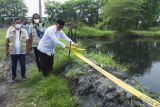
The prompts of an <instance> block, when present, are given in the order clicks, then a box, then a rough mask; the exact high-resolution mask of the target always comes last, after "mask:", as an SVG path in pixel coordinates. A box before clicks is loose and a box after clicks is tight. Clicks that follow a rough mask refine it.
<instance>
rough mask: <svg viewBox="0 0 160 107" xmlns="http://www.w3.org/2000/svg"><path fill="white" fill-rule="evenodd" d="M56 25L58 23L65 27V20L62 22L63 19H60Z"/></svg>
mask: <svg viewBox="0 0 160 107" xmlns="http://www.w3.org/2000/svg"><path fill="white" fill-rule="evenodd" d="M56 23H57V24H60V25H62V26H64V25H65V22H64V21H63V20H61V19H58V20H57V21H56Z"/></svg>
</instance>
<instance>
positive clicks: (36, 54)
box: [33, 47, 42, 71]
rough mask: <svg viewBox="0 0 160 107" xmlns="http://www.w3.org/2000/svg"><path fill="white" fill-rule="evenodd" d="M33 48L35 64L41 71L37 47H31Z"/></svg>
mask: <svg viewBox="0 0 160 107" xmlns="http://www.w3.org/2000/svg"><path fill="white" fill-rule="evenodd" d="M33 50H34V54H35V57H36V64H37V67H38V70H39V71H41V70H42V68H41V64H40V56H39V50H38V49H37V47H33Z"/></svg>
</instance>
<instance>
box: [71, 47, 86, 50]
mask: <svg viewBox="0 0 160 107" xmlns="http://www.w3.org/2000/svg"><path fill="white" fill-rule="evenodd" d="M71 49H74V50H77V51H85V49H83V48H78V47H76V46H71Z"/></svg>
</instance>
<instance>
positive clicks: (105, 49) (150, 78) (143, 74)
mask: <svg viewBox="0 0 160 107" xmlns="http://www.w3.org/2000/svg"><path fill="white" fill-rule="evenodd" d="M159 40H160V39H159ZM159 40H151V39H141V40H138V39H134V40H133V39H114V40H107V39H92V40H91V39H88V40H81V41H82V44H83V45H84V46H85V48H86V49H87V52H90V51H100V52H102V53H112V54H113V55H114V60H116V61H117V62H119V63H120V64H124V65H131V67H130V68H129V74H130V75H133V76H134V77H135V78H137V79H138V80H139V81H141V83H142V84H144V85H145V86H147V87H149V88H150V89H151V90H152V91H154V92H159V93H160V83H159V80H160V41H159ZM158 83H159V84H158Z"/></svg>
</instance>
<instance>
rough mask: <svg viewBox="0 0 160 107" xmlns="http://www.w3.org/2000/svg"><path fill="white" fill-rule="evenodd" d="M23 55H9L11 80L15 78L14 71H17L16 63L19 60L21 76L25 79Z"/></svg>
mask: <svg viewBox="0 0 160 107" xmlns="http://www.w3.org/2000/svg"><path fill="white" fill-rule="evenodd" d="M25 56H26V55H25V54H18V55H16V54H11V60H12V79H14V78H16V70H17V62H18V60H19V62H20V66H21V76H22V78H25V72H26V62H25Z"/></svg>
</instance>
